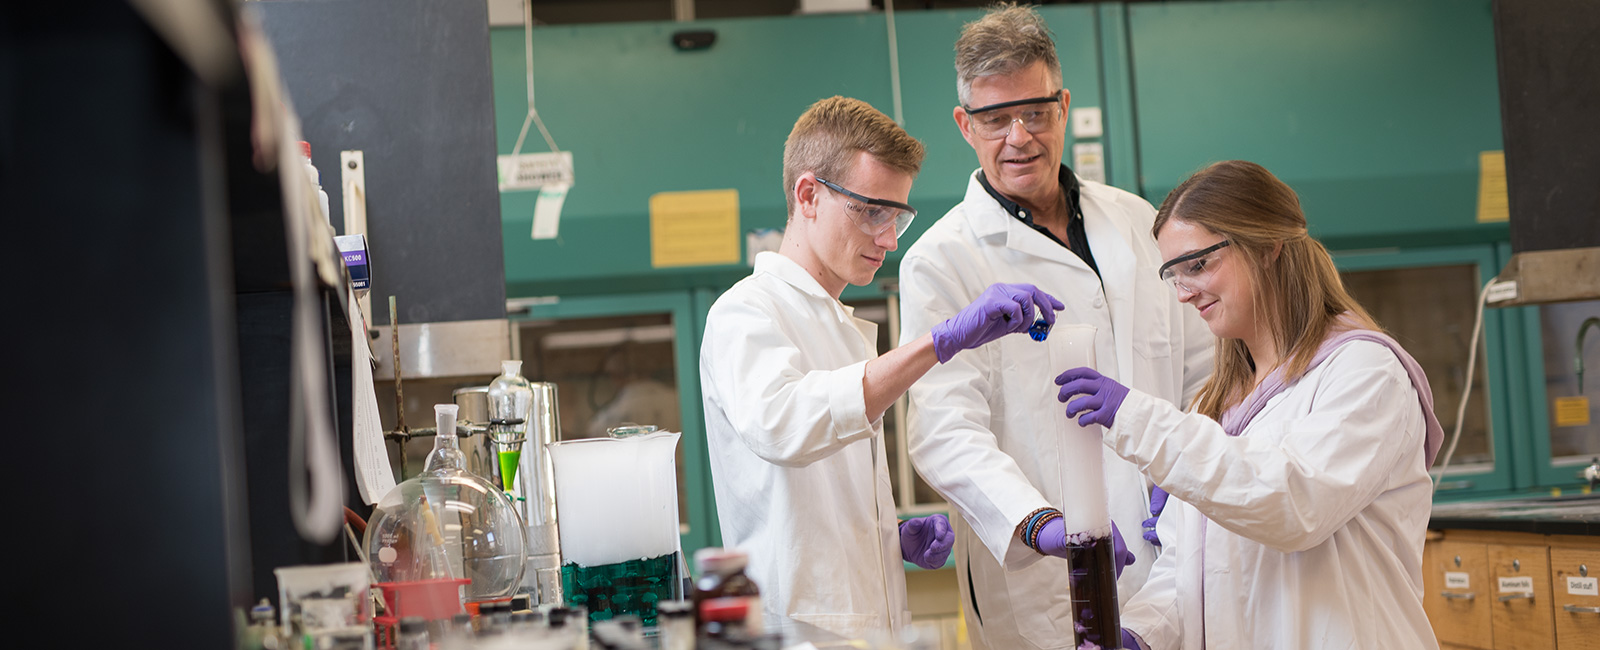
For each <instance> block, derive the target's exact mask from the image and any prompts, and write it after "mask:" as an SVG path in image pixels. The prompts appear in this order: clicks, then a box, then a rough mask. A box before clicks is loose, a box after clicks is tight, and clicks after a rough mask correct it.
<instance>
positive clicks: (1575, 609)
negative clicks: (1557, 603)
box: [1561, 605, 1600, 614]
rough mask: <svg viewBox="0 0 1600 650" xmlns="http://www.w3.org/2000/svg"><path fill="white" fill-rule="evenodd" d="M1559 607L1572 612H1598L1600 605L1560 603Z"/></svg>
mask: <svg viewBox="0 0 1600 650" xmlns="http://www.w3.org/2000/svg"><path fill="white" fill-rule="evenodd" d="M1561 609H1564V610H1567V611H1569V612H1572V613H1574V614H1600V607H1584V606H1582V605H1562V606H1561Z"/></svg>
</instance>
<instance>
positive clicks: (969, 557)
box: [900, 4, 1214, 650]
mask: <svg viewBox="0 0 1600 650" xmlns="http://www.w3.org/2000/svg"><path fill="white" fill-rule="evenodd" d="M955 49H956V76H957V93H958V97H959V100H960V105H959V106H957V107H956V108H955V109H954V111H953V115H954V118H955V122H956V126H957V127H958V128H959V129H960V130H961V135H962V137H963V138H965V139H966V141H967V143H968V144H970V145H971V146H972V149H973V151H974V152H976V153H977V155H978V164H979V167H980V169H978V170H977V171H975V172H974V173H973V174H972V176H971V178H970V180H969V182H968V184H967V191H966V196H965V198H964V199H963V201H962V202H961V203H960V204H958V205H956V207H955V208H953V209H951V210H950V212H949V213H947V214H945V215H944V217H943V218H941V219H940V220H939V221H938V222H937V223H935V224H934V225H933V226H932V227H931V228H929V229H928V231H927V233H925V234H924V235H922V237H921V238H919V239H918V240H917V242H916V243H915V244H913V245H912V246H911V248H910V250H909V251H907V253H906V256H905V258H904V260H902V262H901V265H900V290H901V298H902V310H903V318H902V320H901V322H902V324H903V325H902V330H901V333H900V336H901V340H903V341H913V340H916V339H917V338H918V337H920V336H922V335H924V334H926V333H927V332H928V331H929V330H930V328H933V327H934V326H935V325H937V324H938V323H939V322H941V321H943V320H944V319H946V318H949V317H950V316H951V315H952V314H954V313H956V311H957V310H959V309H960V308H961V307H962V306H964V305H966V304H967V303H969V302H971V301H972V300H973V299H974V298H975V297H977V296H978V295H979V294H980V293H981V292H982V291H983V290H984V288H985V287H987V286H989V285H990V284H992V283H995V282H1028V283H1033V284H1035V285H1037V286H1038V287H1039V288H1040V289H1043V290H1044V291H1046V292H1048V293H1050V294H1051V295H1053V296H1056V297H1057V298H1059V299H1060V300H1061V301H1062V302H1064V303H1065V304H1066V309H1065V310H1064V311H1063V312H1061V314H1060V318H1061V319H1063V320H1062V321H1061V322H1064V323H1082V324H1088V325H1092V326H1094V327H1095V329H1096V338H1095V345H1094V348H1095V355H1096V358H1097V359H1098V370H1099V371H1100V372H1101V373H1102V374H1104V375H1106V376H1108V377H1114V378H1115V379H1116V380H1117V381H1119V382H1121V383H1123V384H1126V385H1129V386H1133V387H1136V388H1138V389H1139V390H1140V391H1142V392H1145V393H1148V394H1151V395H1155V396H1157V397H1160V398H1162V399H1166V400H1169V401H1172V402H1175V403H1179V404H1180V405H1182V404H1187V403H1188V401H1189V400H1190V399H1191V398H1192V397H1193V396H1194V394H1195V393H1196V392H1197V391H1198V390H1199V388H1200V386H1201V385H1202V384H1203V383H1204V381H1205V379H1206V377H1207V376H1208V375H1209V374H1210V372H1211V357H1212V348H1213V346H1214V339H1213V337H1212V336H1211V334H1210V332H1209V331H1208V330H1207V329H1206V327H1205V324H1204V322H1203V321H1202V320H1200V318H1199V317H1198V312H1196V311H1195V310H1184V309H1179V307H1180V305H1179V304H1178V302H1177V301H1176V300H1175V296H1174V295H1173V293H1172V289H1171V288H1169V287H1168V286H1167V285H1166V284H1165V283H1163V282H1162V281H1161V279H1160V276H1159V274H1158V272H1157V270H1158V269H1159V267H1160V266H1161V257H1160V251H1159V250H1158V249H1157V248H1156V243H1155V240H1154V239H1153V238H1152V237H1151V236H1150V226H1151V224H1152V223H1153V222H1154V219H1155V210H1154V209H1153V208H1152V207H1151V206H1150V204H1149V203H1148V202H1146V201H1145V200H1143V199H1141V198H1139V197H1138V196H1136V195H1134V194H1130V193H1128V192H1124V191H1122V190H1119V189H1116V188H1113V187H1109V186H1106V185H1103V184H1100V183H1096V182H1094V181H1089V180H1084V179H1080V178H1078V177H1077V176H1075V175H1074V174H1073V172H1072V170H1071V169H1069V168H1067V167H1066V166H1064V165H1062V164H1061V154H1062V149H1063V148H1064V147H1065V138H1066V122H1067V120H1066V117H1067V108H1068V106H1070V105H1071V100H1072V95H1071V93H1070V92H1069V91H1068V89H1066V88H1064V87H1063V86H1062V78H1061V65H1060V62H1059V61H1058V60H1057V57H1056V48H1055V42H1054V40H1053V39H1052V37H1051V34H1050V29H1049V27H1048V26H1047V25H1046V23H1045V21H1044V19H1043V18H1042V17H1041V16H1040V15H1039V14H1038V12H1036V11H1035V10H1033V9H1032V8H1029V7H1018V6H1015V5H1010V4H1007V5H1001V6H997V7H994V8H993V9H991V10H990V11H989V12H988V13H987V14H986V15H984V16H983V18H981V19H979V20H977V21H975V22H973V23H970V24H968V25H966V27H965V28H964V29H963V30H962V33H961V36H960V38H959V39H958V40H957V41H956V47H955ZM1058 339H1059V337H1056V340H1047V344H1049V345H1050V346H1052V347H1053V346H1057V345H1060V342H1059V340H1058ZM1038 345H1039V344H1037V343H1034V342H1031V341H1028V340H1025V339H1022V340H1019V339H1017V338H1015V337H1009V338H1007V339H1001V340H999V341H997V342H996V343H995V344H993V345H990V346H987V347H985V348H983V349H982V350H980V351H979V352H978V353H976V354H968V355H963V356H960V357H957V358H955V359H952V360H951V361H950V362H949V363H945V364H943V365H940V366H938V367H935V368H933V369H932V370H931V371H929V372H928V374H927V375H926V376H924V377H923V379H922V381H921V382H919V383H918V384H916V385H915V386H913V387H912V388H911V391H910V394H911V400H912V404H913V407H914V410H913V413H912V416H911V419H910V437H911V440H910V452H911V458H912V461H913V462H914V464H915V465H916V468H917V471H918V472H920V473H921V474H922V476H923V478H925V479H926V480H927V481H928V483H929V484H930V485H932V486H933V487H934V488H935V489H937V490H938V491H939V492H940V493H941V494H943V495H944V496H945V498H946V499H948V500H949V502H950V505H951V506H952V509H953V510H954V511H955V513H959V514H960V515H961V516H960V517H955V516H952V517H951V519H952V520H953V525H954V528H955V533H956V546H955V558H956V571H957V574H956V575H957V579H958V581H959V586H960V593H961V597H962V600H963V601H964V604H965V608H964V609H965V612H966V616H967V626H968V630H969V632H970V634H971V638H972V642H973V646H974V647H980V648H983V647H987V648H1005V649H1008V650H1009V649H1011V648H1070V647H1073V645H1074V633H1073V617H1072V613H1071V610H1072V607H1071V600H1070V598H1069V595H1068V587H1067V585H1068V578H1067V563H1066V561H1065V560H1063V559H1061V558H1063V557H1064V556H1065V555H1066V551H1067V548H1066V547H1067V539H1068V535H1070V534H1072V533H1076V532H1080V531H1069V530H1065V529H1064V526H1063V523H1062V519H1061V518H1060V517H1059V514H1060V513H1059V512H1058V511H1056V510H1055V509H1056V508H1058V507H1061V508H1072V507H1073V503H1072V502H1071V499H1072V498H1073V496H1074V495H1071V494H1062V493H1061V492H1062V490H1061V487H1060V486H1061V477H1062V475H1063V473H1069V472H1074V471H1081V470H1080V467H1081V464H1082V463H1083V462H1084V459H1081V458H1061V459H1060V460H1059V461H1058V458H1059V457H1058V455H1057V449H1058V446H1057V445H1058V443H1059V441H1060V440H1061V439H1062V436H1064V435H1068V434H1069V433H1070V432H1072V431H1074V430H1075V424H1074V423H1072V422H1071V421H1070V420H1069V419H1068V418H1067V417H1066V416H1065V414H1064V413H1063V409H1062V407H1061V405H1060V404H1059V403H1058V402H1057V401H1056V386H1055V385H1054V383H1053V380H1054V378H1055V376H1056V374H1057V373H1059V372H1061V371H1062V370H1064V368H1057V367H1054V366H1052V365H1051V362H1050V359H1051V357H1052V356H1053V355H1052V354H1050V353H1049V350H1048V349H1047V350H1041V349H1040V348H1039V347H1038ZM1102 462H1103V464H1104V468H1105V469H1104V471H1105V482H1106V492H1107V495H1108V500H1109V504H1108V509H1109V511H1110V514H1111V518H1112V521H1113V524H1114V525H1115V527H1116V529H1117V530H1119V531H1127V534H1128V537H1127V538H1126V541H1127V542H1128V543H1127V544H1126V545H1125V546H1126V548H1125V550H1123V551H1122V552H1121V553H1119V556H1120V557H1119V568H1121V567H1122V566H1124V565H1125V566H1126V569H1125V570H1123V571H1122V573H1121V576H1120V578H1119V580H1118V584H1117V586H1118V595H1119V598H1120V600H1121V602H1124V603H1125V602H1126V601H1127V599H1128V598H1129V597H1130V596H1132V595H1133V593H1134V592H1135V591H1137V590H1138V588H1139V586H1140V585H1142V584H1143V582H1144V579H1145V577H1146V576H1147V575H1148V574H1149V570H1150V566H1151V564H1152V562H1153V560H1154V558H1155V556H1156V552H1157V545H1158V544H1159V539H1158V538H1157V536H1156V535H1155V534H1154V529H1153V526H1154V521H1153V519H1154V517H1153V516H1152V513H1153V512H1154V513H1155V514H1159V509H1160V503H1161V499H1162V498H1164V497H1165V495H1164V494H1163V493H1160V492H1156V493H1155V494H1154V496H1155V497H1156V498H1155V499H1152V492H1151V486H1150V485H1149V484H1148V483H1147V482H1146V481H1145V479H1144V478H1143V477H1142V476H1141V475H1140V473H1139V470H1138V468H1137V467H1135V466H1134V465H1133V464H1131V463H1129V462H1127V461H1124V460H1122V459H1121V458H1119V457H1117V456H1116V455H1115V454H1112V453H1111V452H1109V451H1105V452H1104V454H1103V459H1102ZM1152 505H1155V506H1156V507H1155V508H1152V507H1151V506H1152ZM1145 523H1148V524H1149V525H1150V526H1151V527H1152V528H1151V529H1150V530H1148V531H1147V532H1146V534H1145V535H1143V536H1141V535H1139V533H1138V532H1137V531H1139V530H1140V529H1141V526H1142V525H1143V524H1145ZM1117 537H1119V538H1121V535H1120V534H1119V535H1117ZM1115 642H1116V640H1114V639H1104V640H1100V641H1099V643H1101V644H1102V645H1108V646H1110V645H1112V644H1114V643H1115Z"/></svg>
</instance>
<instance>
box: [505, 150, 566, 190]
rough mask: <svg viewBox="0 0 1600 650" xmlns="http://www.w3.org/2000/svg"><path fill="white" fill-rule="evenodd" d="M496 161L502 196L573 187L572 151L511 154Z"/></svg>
mask: <svg viewBox="0 0 1600 650" xmlns="http://www.w3.org/2000/svg"><path fill="white" fill-rule="evenodd" d="M497 161H498V163H499V165H498V166H499V168H500V191H501V192H506V191H511V190H532V189H538V188H541V187H545V186H547V185H567V186H571V185H572V152H571V151H554V152H549V153H525V154H519V155H515V156H512V155H509V154H508V155H503V156H500V157H499V158H498V159H497Z"/></svg>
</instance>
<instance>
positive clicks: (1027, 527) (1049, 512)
mask: <svg viewBox="0 0 1600 650" xmlns="http://www.w3.org/2000/svg"><path fill="white" fill-rule="evenodd" d="M1061 517H1062V514H1061V511H1060V510H1057V509H1055V508H1049V507H1046V508H1040V509H1038V510H1035V511H1033V512H1030V513H1028V516H1027V517H1023V519H1022V522H1021V523H1019V524H1017V531H1016V533H1017V537H1020V538H1021V539H1022V543H1023V544H1025V545H1027V547H1028V548H1031V549H1033V550H1035V551H1038V550H1039V532H1040V531H1042V530H1043V529H1044V525H1045V524H1046V523H1049V522H1050V521H1051V520H1053V519H1060V518H1061Z"/></svg>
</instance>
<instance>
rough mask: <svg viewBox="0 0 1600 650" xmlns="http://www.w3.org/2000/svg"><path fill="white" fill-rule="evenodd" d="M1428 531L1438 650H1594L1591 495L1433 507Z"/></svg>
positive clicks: (1599, 600) (1598, 617)
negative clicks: (1439, 649)
mask: <svg viewBox="0 0 1600 650" xmlns="http://www.w3.org/2000/svg"><path fill="white" fill-rule="evenodd" d="M1428 528H1429V530H1428V537H1427V542H1426V543H1425V546H1424V550H1423V569H1422V584H1423V606H1424V609H1425V610H1426V611H1427V614H1428V620H1429V621H1430V622H1432V624H1433V630H1434V634H1435V635H1436V636H1437V637H1438V638H1439V642H1440V646H1441V647H1443V648H1446V649H1466V648H1477V649H1481V650H1521V649H1531V648H1539V649H1541V650H1547V649H1551V648H1554V649H1557V650H1573V649H1581V650H1600V591H1597V588H1596V582H1597V580H1596V579H1597V576H1600V494H1580V495H1571V496H1566V497H1545V498H1535V499H1507V500H1498V501H1473V502H1462V503H1444V504H1438V505H1435V506H1434V508H1433V516H1432V517H1431V518H1430V520H1429V524H1428Z"/></svg>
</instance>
